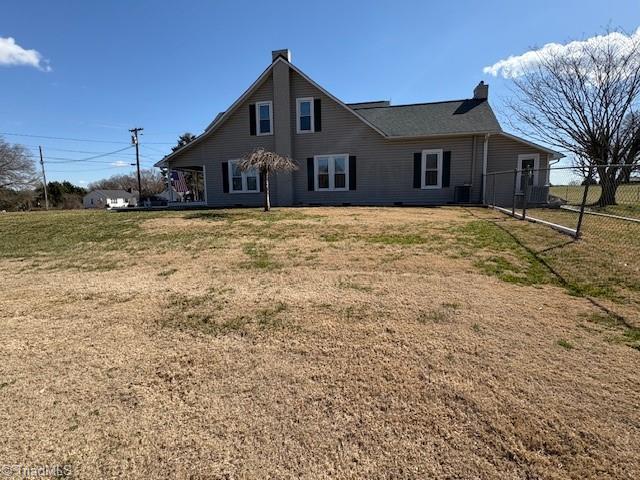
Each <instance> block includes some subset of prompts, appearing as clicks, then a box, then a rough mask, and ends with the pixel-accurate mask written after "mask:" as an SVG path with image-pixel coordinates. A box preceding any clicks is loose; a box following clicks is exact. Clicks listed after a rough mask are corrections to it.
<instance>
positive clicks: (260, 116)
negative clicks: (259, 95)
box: [256, 101, 273, 135]
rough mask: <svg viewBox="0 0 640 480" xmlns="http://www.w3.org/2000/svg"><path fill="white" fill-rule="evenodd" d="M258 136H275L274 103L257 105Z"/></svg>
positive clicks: (259, 103)
mask: <svg viewBox="0 0 640 480" xmlns="http://www.w3.org/2000/svg"><path fill="white" fill-rule="evenodd" d="M256 120H257V124H258V125H257V127H258V128H257V134H258V135H273V102H271V101H269V102H257V103H256Z"/></svg>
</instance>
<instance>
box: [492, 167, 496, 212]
mask: <svg viewBox="0 0 640 480" xmlns="http://www.w3.org/2000/svg"><path fill="white" fill-rule="evenodd" d="M491 183H492V184H493V186H492V188H493V208H494V210H495V208H496V174H495V173H494V174H493V180H492V182H491Z"/></svg>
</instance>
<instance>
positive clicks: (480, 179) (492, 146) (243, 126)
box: [157, 50, 561, 206]
mask: <svg viewBox="0 0 640 480" xmlns="http://www.w3.org/2000/svg"><path fill="white" fill-rule="evenodd" d="M488 93H489V87H488V85H486V84H484V83H483V82H480V84H478V86H477V87H476V88H475V89H474V91H473V96H472V97H471V98H468V99H464V100H452V101H445V102H433V103H418V104H411V105H391V104H390V102H389V101H373V102H366V103H344V102H342V101H341V100H339V99H338V98H336V97H335V96H333V95H332V94H331V93H329V92H328V91H326V90H325V89H323V88H322V87H321V86H319V85H318V84H317V83H315V82H314V81H313V80H312V79H311V78H309V77H308V76H307V75H305V74H304V73H303V72H302V71H300V69H298V68H297V67H296V66H295V65H293V64H292V63H291V56H290V52H289V50H277V51H274V52H272V62H271V64H270V65H269V67H268V68H267V69H266V70H265V71H264V72H263V73H262V74H261V75H260V76H259V77H258V79H257V80H256V81H255V82H254V83H253V84H252V85H251V86H250V87H249V88H248V89H247V90H246V91H245V92H244V93H243V94H242V95H241V96H240V98H238V99H237V100H236V101H235V102H234V103H233V105H231V106H230V107H229V108H228V109H227V110H226V111H224V112H221V113H219V114H218V115H217V116H216V118H215V119H214V121H213V122H212V123H211V124H210V125H209V126H208V127H207V128H206V129H205V131H204V132H203V133H202V134H200V135H199V136H198V137H196V139H195V140H193V141H192V142H191V143H189V144H187V145H185V146H183V147H182V148H180V149H178V150H176V151H175V152H173V153H172V154H170V155H168V156H167V157H165V158H164V159H163V160H162V161H160V162H159V163H158V164H157V166H159V167H165V168H168V169H169V170H170V174H169V176H168V178H172V177H175V176H176V173H175V172H180V178H181V180H184V179H185V178H186V179H187V180H188V182H189V185H190V187H189V188H190V189H192V190H195V191H196V194H195V195H192V198H195V199H197V203H201V204H206V205H209V206H259V205H261V204H262V201H263V198H262V194H261V193H260V191H261V185H262V182H261V179H260V176H259V174H258V173H257V172H251V171H249V172H242V171H240V169H238V168H237V167H236V164H235V163H236V161H237V159H239V158H240V157H242V156H243V155H244V154H246V153H248V152H250V151H251V150H253V149H254V148H256V147H264V148H265V149H267V150H271V151H275V152H277V153H280V154H283V155H288V156H289V157H291V158H293V159H294V160H296V162H297V163H298V165H299V169H298V170H296V171H293V172H287V173H277V174H276V175H274V178H271V179H270V184H271V193H272V202H273V204H274V205H441V204H450V203H485V200H486V199H485V198H484V197H486V192H487V186H486V185H485V184H486V175H485V174H486V173H487V172H493V171H502V170H513V169H522V168H534V169H544V168H546V167H547V165H548V164H549V162H550V161H552V160H553V159H557V158H560V156H561V155H560V154H558V153H557V152H555V151H553V150H549V149H547V148H544V147H542V146H540V145H536V144H534V143H532V142H530V141H527V140H525V139H523V138H519V137H517V136H515V135H511V134H508V133H506V132H504V131H503V130H502V128H501V127H500V124H499V123H498V121H497V119H496V117H495V115H494V113H493V111H492V109H491V107H490V105H489V102H488ZM547 177H548V175H544V173H543V172H541V173H540V174H537V175H536V176H535V177H534V178H533V179H532V182H534V185H533V187H534V188H538V189H544V188H545V187H546V186H547V184H548V178H547ZM511 178H513V177H511ZM506 183H508V184H506ZM496 190H497V192H498V194H499V195H501V196H504V197H505V198H504V199H503V201H502V203H503V204H505V203H508V199H509V198H510V197H511V196H512V195H511V193H512V191H513V181H509V182H505V185H497V186H496Z"/></svg>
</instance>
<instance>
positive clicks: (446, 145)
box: [291, 71, 481, 205]
mask: <svg viewBox="0 0 640 480" xmlns="http://www.w3.org/2000/svg"><path fill="white" fill-rule="evenodd" d="M303 97H314V98H320V99H321V105H322V131H321V132H315V133H304V134H297V133H296V132H295V127H296V122H295V121H294V122H292V125H293V131H292V134H293V136H294V141H293V151H294V157H295V159H296V161H297V162H298V163H299V165H300V169H299V170H298V171H296V172H294V174H293V182H294V201H295V203H297V204H342V203H350V204H353V205H358V204H363V205H364V204H366V205H376V204H393V203H396V202H402V203H403V204H408V205H410V204H445V203H450V202H453V200H454V186H456V185H463V184H465V183H469V182H470V180H471V176H472V174H471V156H472V137H471V136H465V137H442V138H430V139H428V140H413V141H398V140H386V139H384V138H383V137H382V136H381V135H380V134H379V133H378V132H376V131H375V130H373V129H372V128H371V127H370V126H368V125H366V124H365V123H364V122H363V121H362V120H360V119H359V118H357V117H356V116H355V115H354V114H353V113H351V112H349V111H348V110H346V109H345V108H344V107H343V106H341V105H339V104H337V103H336V102H334V101H333V100H332V99H331V98H329V97H327V96H326V95H324V94H323V93H322V92H321V91H319V90H318V89H316V88H315V87H314V86H313V85H311V84H309V83H308V82H307V81H306V80H305V79H304V78H302V77H301V76H300V75H298V74H297V73H296V72H293V71H292V72H291V114H292V115H293V118H294V119H295V115H296V99H297V98H303ZM435 148H442V149H443V150H444V151H447V150H449V151H451V180H450V185H451V186H450V187H449V188H442V189H437V190H422V189H419V188H413V154H414V152H421V151H422V150H425V149H435ZM340 153H347V154H349V155H355V156H356V158H357V160H356V165H357V175H356V176H357V180H356V190H352V191H339V192H326V191H325V192H317V191H308V189H307V158H310V157H313V156H316V155H323V154H340ZM480 160H481V158H480ZM480 167H481V166H480ZM476 170H477V169H476ZM480 171H481V170H480ZM476 175H477V172H476Z"/></svg>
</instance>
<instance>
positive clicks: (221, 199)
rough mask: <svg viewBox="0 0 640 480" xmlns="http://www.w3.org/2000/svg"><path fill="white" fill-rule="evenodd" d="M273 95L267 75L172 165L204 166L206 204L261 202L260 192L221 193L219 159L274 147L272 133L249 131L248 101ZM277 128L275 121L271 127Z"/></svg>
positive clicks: (223, 159) (220, 165) (263, 99)
mask: <svg viewBox="0 0 640 480" xmlns="http://www.w3.org/2000/svg"><path fill="white" fill-rule="evenodd" d="M272 99H273V82H272V79H271V76H268V77H267V78H266V79H265V81H264V83H263V84H262V85H261V86H260V87H258V89H257V90H256V91H255V93H254V94H253V95H251V96H250V97H249V98H248V99H247V100H246V101H245V102H244V103H243V104H242V105H240V106H239V107H238V109H237V110H236V111H235V112H233V114H232V115H231V116H230V117H229V118H228V119H227V120H226V121H225V122H224V123H223V124H222V125H221V126H220V127H219V129H218V130H217V131H216V132H215V133H214V134H213V135H212V136H210V137H208V138H206V139H204V140H203V141H202V142H200V143H199V144H197V145H195V146H193V147H192V148H190V149H188V150H187V151H185V152H184V153H183V154H181V155H180V156H179V157H177V158H176V159H175V160H172V161H171V167H188V166H190V165H196V166H202V165H205V166H206V169H205V170H206V175H205V176H206V179H205V180H206V187H207V204H208V205H211V206H233V205H247V206H259V205H262V201H263V195H262V194H261V193H224V192H223V190H222V188H223V187H222V162H226V161H228V160H233V159H235V158H239V157H240V156H242V155H243V154H245V153H247V152H249V151H251V150H252V149H253V148H255V147H259V146H261V147H264V148H265V149H268V150H273V149H274V136H273V135H262V136H255V135H249V105H250V104H252V103H256V102H260V101H267V100H272ZM276 128H278V127H277V125H274V126H273V129H274V131H275V129H276Z"/></svg>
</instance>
